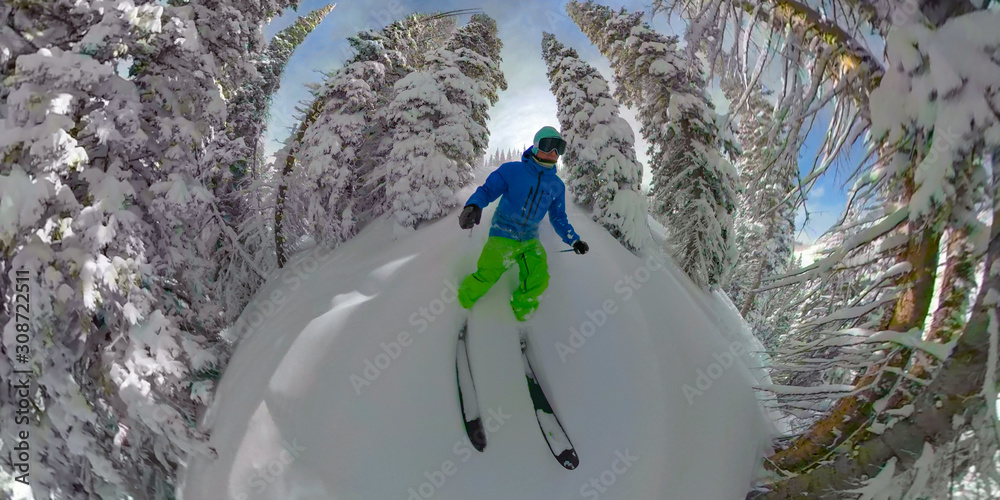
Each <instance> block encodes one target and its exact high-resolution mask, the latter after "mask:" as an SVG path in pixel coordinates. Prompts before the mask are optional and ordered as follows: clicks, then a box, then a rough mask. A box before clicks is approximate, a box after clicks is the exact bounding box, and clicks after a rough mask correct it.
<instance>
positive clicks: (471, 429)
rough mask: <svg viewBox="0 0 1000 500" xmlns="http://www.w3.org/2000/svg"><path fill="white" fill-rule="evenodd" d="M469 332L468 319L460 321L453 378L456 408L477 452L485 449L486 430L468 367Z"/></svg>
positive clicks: (470, 370)
mask: <svg viewBox="0 0 1000 500" xmlns="http://www.w3.org/2000/svg"><path fill="white" fill-rule="evenodd" d="M468 331H469V318H468V316H466V318H465V319H464V320H462V327H461V328H460V329H459V330H458V347H457V350H456V356H455V376H456V378H457V379H458V406H459V407H460V408H461V409H462V418H463V420H464V421H465V432H466V434H468V435H469V440H470V441H471V442H472V446H473V447H475V448H476V449H477V450H479V451H483V448H486V430H485V429H484V428H483V419H482V417H481V416H480V414H479V399H478V398H477V397H476V385H475V384H474V383H473V381H472V368H471V367H470V366H469V346H468V342H467V341H466V334H467V333H468Z"/></svg>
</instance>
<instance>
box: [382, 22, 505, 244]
mask: <svg viewBox="0 0 1000 500" xmlns="http://www.w3.org/2000/svg"><path fill="white" fill-rule="evenodd" d="M499 47H500V40H499V38H497V30H496V23H495V21H493V20H492V19H491V18H489V17H488V16H485V15H475V16H473V17H472V19H471V20H470V21H469V23H468V24H467V25H466V26H464V27H463V28H462V29H460V30H459V31H458V32H457V33H456V34H455V36H454V37H453V38H452V39H451V40H450V41H449V42H448V44H447V45H445V46H444V47H442V48H440V49H438V50H436V51H434V52H433V53H432V54H431V55H430V56H429V57H428V65H427V66H428V67H427V69H425V70H423V71H415V72H413V73H410V74H409V75H407V76H406V77H404V78H403V79H401V80H400V81H399V82H397V83H396V84H395V95H396V97H395V99H393V101H392V103H390V104H389V106H388V108H387V109H386V112H385V122H386V123H387V125H388V130H389V132H390V133H391V140H392V148H391V149H390V150H389V153H388V158H387V160H386V163H385V166H384V172H385V175H384V176H385V179H386V203H387V205H386V211H390V212H392V213H393V216H394V218H395V221H396V227H397V230H402V229H403V228H412V227H415V226H416V224H417V223H418V222H420V221H422V220H428V219H432V218H435V217H439V216H441V215H443V214H444V213H446V212H447V211H448V210H450V208H451V207H453V206H454V205H455V204H456V200H455V191H456V190H457V189H458V188H460V187H462V186H464V185H466V184H468V183H469V182H471V181H472V159H473V158H476V157H479V156H480V155H482V154H483V152H484V151H485V150H486V146H487V144H488V142H489V131H488V130H487V128H486V127H485V122H486V119H487V118H488V115H487V112H486V110H487V109H488V107H489V105H490V104H491V100H492V99H495V96H496V92H497V89H498V88H499V87H500V86H501V85H503V86H504V87H505V86H506V83H505V81H504V79H503V75H502V74H500V73H499V57H500V48H499Z"/></svg>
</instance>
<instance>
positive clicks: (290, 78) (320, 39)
mask: <svg viewBox="0 0 1000 500" xmlns="http://www.w3.org/2000/svg"><path fill="white" fill-rule="evenodd" d="M329 3H331V2H327V1H325V0H303V1H302V2H301V4H300V6H299V8H298V11H297V12H296V11H292V10H289V11H288V12H287V13H285V14H284V15H282V16H281V17H279V18H276V19H274V20H273V21H272V22H271V23H270V24H269V25H268V26H266V27H265V35H266V36H267V37H268V38H270V37H272V36H273V35H274V34H275V33H277V32H278V31H280V30H281V29H283V28H285V27H287V26H288V25H290V24H291V23H292V22H293V21H294V20H295V18H296V17H298V16H299V15H304V14H306V13H308V12H310V11H312V10H314V9H317V8H320V7H323V6H325V5H328V4H329ZM565 4H566V2H565V1H534V2H533V1H528V0H506V1H504V2H489V3H485V4H483V5H475V4H470V3H468V2H459V1H454V0H445V1H427V0H424V1H416V2H412V1H403V0H370V1H365V2H340V3H337V6H336V8H335V9H334V10H333V12H331V13H330V15H329V16H327V18H326V19H325V20H324V21H323V23H322V24H320V25H319V26H318V27H317V28H316V30H315V31H313V33H312V34H311V35H310V36H309V37H308V38H307V39H306V40H305V42H303V44H302V45H301V46H300V47H299V49H298V50H297V51H296V52H295V54H294V55H293V56H292V58H291V60H290V61H289V63H288V66H287V67H286V69H285V72H284V75H283V78H282V81H281V88H280V89H279V90H278V92H277V94H276V95H275V98H274V103H273V104H272V107H271V117H270V120H269V122H268V130H267V133H266V150H265V152H266V154H267V155H270V154H272V153H273V152H274V151H276V150H277V149H279V148H280V147H281V141H283V140H284V139H285V138H286V137H287V136H288V134H289V133H290V131H291V129H292V127H294V126H295V125H296V122H295V120H294V116H295V115H296V114H297V113H296V112H295V108H296V107H303V106H304V104H301V103H300V101H308V100H309V99H310V94H309V93H308V91H307V89H306V87H305V85H306V84H308V83H318V82H320V81H321V80H322V78H323V75H322V73H323V72H329V71H333V70H335V69H337V68H340V67H341V66H342V65H343V62H344V61H345V60H346V59H348V58H349V57H351V55H352V53H351V51H350V48H349V45H348V43H347V37H348V36H350V35H352V34H354V33H357V32H358V31H359V30H361V29H365V28H373V29H379V28H382V27H384V26H385V25H387V24H389V23H391V22H392V21H394V20H396V19H400V18H403V17H405V16H406V15H408V14H411V13H413V12H434V11H445V10H453V9H468V8H479V9H482V11H483V12H485V13H486V14H487V15H489V16H491V17H493V18H494V19H496V21H497V26H498V28H499V31H500V38H501V40H502V41H503V43H504V47H503V51H502V53H501V56H502V57H503V63H502V65H501V68H502V69H503V71H504V74H505V76H506V78H507V83H508V89H507V90H506V91H504V92H501V93H500V100H499V101H498V102H497V104H496V105H495V106H494V107H493V109H492V110H491V111H490V123H489V129H490V145H489V150H490V151H493V150H495V149H507V148H520V147H521V146H522V145H528V144H530V143H531V138H532V136H533V135H534V133H535V131H537V130H538V129H539V128H540V127H542V126H544V125H553V126H555V127H556V128H558V120H557V119H556V100H555V97H554V96H553V95H552V93H551V91H550V90H549V82H548V79H547V78H546V76H545V63H544V62H543V60H542V56H541V42H542V32H543V31H547V32H550V33H553V34H555V36H556V39H558V40H559V41H560V42H562V43H563V44H565V45H567V46H569V47H572V48H574V49H576V50H577V52H579V54H580V57H581V58H582V59H583V60H585V61H587V62H588V63H589V64H591V65H593V66H594V67H595V68H597V70H598V71H600V72H601V74H602V75H604V77H605V78H607V79H608V81H612V79H611V75H612V73H611V69H610V66H609V65H608V62H607V60H606V59H605V58H604V57H603V56H602V55H601V54H600V53H599V52H598V51H597V48H596V47H594V46H593V45H592V44H591V43H590V41H589V40H588V39H587V37H586V36H585V35H584V34H583V33H582V32H581V31H580V30H579V28H577V26H576V24H575V23H573V21H572V20H571V19H570V18H569V17H568V16H567V15H566V11H565V7H564V5H565ZM604 4H605V5H609V6H611V7H613V8H618V7H625V8H626V9H628V10H630V11H638V10H648V9H647V8H646V6H644V5H643V3H642V2H638V1H628V0H626V1H613V0H606V1H605V2H604ZM466 21H468V16H461V17H459V18H458V22H459V25H462V24H464V23H465V22H466ZM647 21H648V19H647ZM652 25H653V28H654V29H656V30H657V31H660V32H661V33H670V34H678V35H681V34H682V33H683V29H684V23H683V21H681V20H679V19H674V20H673V21H672V22H670V21H668V20H667V19H666V18H665V17H664V16H662V15H659V16H657V17H656V18H655V19H654V20H653V21H652ZM712 97H713V99H716V100H717V107H718V108H719V110H720V111H725V109H727V106H726V105H725V103H724V102H722V101H721V95H719V94H718V93H717V92H712ZM622 116H623V117H624V118H625V119H626V120H627V121H628V122H629V123H630V124H631V125H632V129H633V131H635V135H636V152H637V154H638V157H639V159H640V160H641V161H643V163H644V164H645V161H646V154H645V150H646V144H645V141H643V140H642V137H641V136H640V134H639V133H638V130H639V126H638V124H637V123H636V121H635V116H634V114H633V113H632V112H631V111H630V110H628V109H625V108H623V109H622ZM824 130H825V127H824V126H823V125H821V124H820V125H817V127H816V129H815V130H814V132H813V133H812V134H811V135H810V137H809V140H808V141H807V144H806V146H805V147H804V148H803V149H802V155H801V156H800V169H808V168H809V167H810V166H811V164H812V158H813V157H814V156H815V150H816V148H818V145H819V138H821V137H822V134H823V132H824ZM850 164H853V163H850ZM833 170H834V171H833V172H831V174H830V175H826V176H824V177H823V178H822V179H820V182H819V183H818V184H817V188H816V190H815V191H814V192H813V193H812V194H811V196H810V199H809V202H808V208H809V213H810V219H809V221H808V224H806V225H805V227H804V228H803V230H802V231H800V232H799V234H797V239H798V240H800V241H803V242H805V243H808V242H811V241H812V240H814V239H815V238H816V237H818V236H819V235H820V234H821V233H822V231H823V230H825V229H826V228H828V227H829V226H830V224H831V223H833V222H834V221H835V220H836V218H837V217H838V215H839V214H840V211H841V209H842V208H843V206H844V199H845V196H844V189H843V188H842V187H841V184H842V183H843V182H844V181H843V178H842V177H843V175H841V176H839V178H838V176H837V175H836V174H837V170H836V169H833ZM649 178H650V175H649V174H648V171H647V172H645V173H644V175H643V179H644V181H646V182H648V179H649ZM797 222H798V225H799V227H800V228H801V227H802V224H803V217H802V211H801V210H800V214H799V220H798V221H797Z"/></svg>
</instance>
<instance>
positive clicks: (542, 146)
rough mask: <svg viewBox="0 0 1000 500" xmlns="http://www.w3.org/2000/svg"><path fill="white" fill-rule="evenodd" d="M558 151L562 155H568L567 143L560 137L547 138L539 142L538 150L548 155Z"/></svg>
mask: <svg viewBox="0 0 1000 500" xmlns="http://www.w3.org/2000/svg"><path fill="white" fill-rule="evenodd" d="M553 149H554V150H556V152H557V153H559V154H560V155H562V154H566V141H564V140H562V139H560V138H558V137H545V138H543V139H539V140H538V150H539V151H543V152H545V153H548V152H550V151H552V150H553Z"/></svg>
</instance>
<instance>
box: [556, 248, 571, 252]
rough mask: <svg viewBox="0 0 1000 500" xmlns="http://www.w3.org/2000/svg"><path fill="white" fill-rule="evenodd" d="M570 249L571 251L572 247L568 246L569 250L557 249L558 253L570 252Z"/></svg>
mask: <svg viewBox="0 0 1000 500" xmlns="http://www.w3.org/2000/svg"><path fill="white" fill-rule="evenodd" d="M572 251H573V249H572V248H570V249H569V250H559V253H562V252H572Z"/></svg>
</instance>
